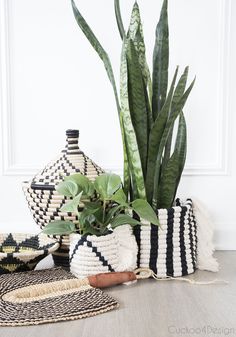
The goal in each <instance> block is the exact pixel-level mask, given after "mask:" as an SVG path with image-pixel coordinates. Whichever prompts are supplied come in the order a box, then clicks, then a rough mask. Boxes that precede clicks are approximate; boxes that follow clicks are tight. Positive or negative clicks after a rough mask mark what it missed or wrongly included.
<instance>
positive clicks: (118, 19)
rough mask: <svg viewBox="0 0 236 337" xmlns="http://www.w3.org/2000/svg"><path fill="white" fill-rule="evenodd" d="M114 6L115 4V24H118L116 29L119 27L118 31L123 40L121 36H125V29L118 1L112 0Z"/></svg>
mask: <svg viewBox="0 0 236 337" xmlns="http://www.w3.org/2000/svg"><path fill="white" fill-rule="evenodd" d="M114 6H115V14H116V22H117V26H118V29H119V32H120V37H121V39H122V40H123V37H124V36H125V29H124V25H123V21H122V17H121V13H120V1H119V0H114Z"/></svg>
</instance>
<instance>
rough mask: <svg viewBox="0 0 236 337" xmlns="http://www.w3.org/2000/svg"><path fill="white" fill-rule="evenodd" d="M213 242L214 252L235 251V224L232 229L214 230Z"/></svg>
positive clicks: (230, 227)
mask: <svg viewBox="0 0 236 337" xmlns="http://www.w3.org/2000/svg"><path fill="white" fill-rule="evenodd" d="M214 242H215V247H216V250H236V224H235V226H234V227H232V226H229V227H228V226H227V227H226V226H225V229H216V231H215V235H214Z"/></svg>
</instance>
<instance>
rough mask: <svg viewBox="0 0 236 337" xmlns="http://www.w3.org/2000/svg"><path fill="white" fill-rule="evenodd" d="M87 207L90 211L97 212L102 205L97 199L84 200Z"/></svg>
mask: <svg viewBox="0 0 236 337" xmlns="http://www.w3.org/2000/svg"><path fill="white" fill-rule="evenodd" d="M84 205H85V208H87V209H88V210H90V211H93V212H96V211H97V210H99V209H100V208H101V207H102V204H101V202H99V201H98V202H97V201H84Z"/></svg>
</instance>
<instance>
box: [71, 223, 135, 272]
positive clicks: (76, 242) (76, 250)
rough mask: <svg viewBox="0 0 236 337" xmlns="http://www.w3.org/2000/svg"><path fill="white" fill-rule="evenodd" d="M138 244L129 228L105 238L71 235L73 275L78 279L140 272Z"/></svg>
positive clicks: (124, 226)
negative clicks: (121, 272)
mask: <svg viewBox="0 0 236 337" xmlns="http://www.w3.org/2000/svg"><path fill="white" fill-rule="evenodd" d="M137 252H138V248H137V243H136V240H135V237H134V235H133V231H132V229H131V227H130V226H129V225H123V226H120V227H117V228H116V229H115V230H114V231H113V232H111V233H109V234H107V235H104V236H95V235H84V236H81V235H80V234H71V235H70V271H71V273H72V274H74V275H75V276H77V277H78V278H84V277H87V276H89V275H94V274H98V273H107V272H114V271H116V272H118V271H130V270H134V269H135V268H136V260H137Z"/></svg>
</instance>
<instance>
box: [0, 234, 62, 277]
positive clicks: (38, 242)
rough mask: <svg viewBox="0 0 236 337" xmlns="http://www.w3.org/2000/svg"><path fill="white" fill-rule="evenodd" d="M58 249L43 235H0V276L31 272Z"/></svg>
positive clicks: (54, 243)
mask: <svg viewBox="0 0 236 337" xmlns="http://www.w3.org/2000/svg"><path fill="white" fill-rule="evenodd" d="M58 247H59V244H58V242H57V241H56V240H55V239H51V238H49V237H48V236H47V235H45V234H39V235H35V234H25V233H0V275H1V274H8V273H13V272H21V271H28V270H32V269H34V268H35V266H36V265H37V263H38V262H39V261H41V260H42V259H43V258H44V257H45V256H47V255H48V254H51V253H52V252H54V251H55V250H56V249H58Z"/></svg>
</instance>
